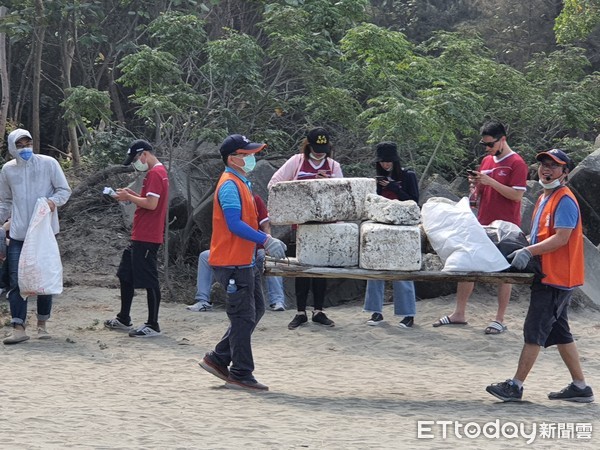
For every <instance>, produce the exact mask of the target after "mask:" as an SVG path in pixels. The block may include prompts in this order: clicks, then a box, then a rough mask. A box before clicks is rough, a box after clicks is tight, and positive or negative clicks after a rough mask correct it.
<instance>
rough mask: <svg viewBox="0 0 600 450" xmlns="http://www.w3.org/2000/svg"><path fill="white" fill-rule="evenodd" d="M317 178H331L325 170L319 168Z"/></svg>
mask: <svg viewBox="0 0 600 450" xmlns="http://www.w3.org/2000/svg"><path fill="white" fill-rule="evenodd" d="M317 178H331V175H329V174H328V173H327V171H326V170H319V171H318V172H317Z"/></svg>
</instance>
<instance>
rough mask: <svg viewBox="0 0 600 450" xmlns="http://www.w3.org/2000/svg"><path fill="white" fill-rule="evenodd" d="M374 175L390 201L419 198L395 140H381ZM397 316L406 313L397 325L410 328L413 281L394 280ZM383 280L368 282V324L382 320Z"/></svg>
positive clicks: (414, 308)
mask: <svg viewBox="0 0 600 450" xmlns="http://www.w3.org/2000/svg"><path fill="white" fill-rule="evenodd" d="M375 152H376V157H375V171H376V173H377V175H376V176H375V178H376V180H377V194H379V195H381V196H383V197H385V198H389V199H391V200H401V201H406V200H413V201H415V202H418V201H419V183H418V182H417V175H416V174H415V172H414V171H413V170H410V169H403V168H402V164H401V163H400V157H399V156H398V147H397V145H396V143H395V142H380V143H379V144H377V146H376V148H375ZM393 286H394V315H397V316H404V318H403V319H402V320H401V321H400V323H399V324H398V326H399V327H401V328H411V327H412V326H413V324H414V321H415V319H414V318H415V315H416V312H417V303H416V296H415V285H414V283H413V282H412V281H394V282H393ZM384 290H385V281H384V280H369V281H367V290H366V294H365V304H364V308H363V309H364V311H366V312H370V313H372V315H371V318H370V319H369V320H368V321H367V325H372V326H376V325H380V324H381V323H382V322H383V294H384Z"/></svg>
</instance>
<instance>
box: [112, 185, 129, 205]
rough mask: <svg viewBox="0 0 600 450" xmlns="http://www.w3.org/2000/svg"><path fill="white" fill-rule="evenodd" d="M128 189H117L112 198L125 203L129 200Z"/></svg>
mask: <svg viewBox="0 0 600 450" xmlns="http://www.w3.org/2000/svg"><path fill="white" fill-rule="evenodd" d="M129 195H130V193H129V189H127V188H125V189H117V194H116V195H115V196H114V197H115V198H116V199H117V200H119V201H120V202H126V201H128V200H129Z"/></svg>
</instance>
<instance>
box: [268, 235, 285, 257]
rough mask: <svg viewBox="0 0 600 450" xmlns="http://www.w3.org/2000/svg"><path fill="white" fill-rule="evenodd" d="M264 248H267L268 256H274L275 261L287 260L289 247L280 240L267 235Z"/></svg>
mask: <svg viewBox="0 0 600 450" xmlns="http://www.w3.org/2000/svg"><path fill="white" fill-rule="evenodd" d="M263 247H264V248H265V252H267V255H269V256H272V257H273V258H275V259H283V258H285V251H286V250H287V245H285V244H284V243H283V242H281V241H280V240H279V239H276V238H274V237H273V236H271V235H270V234H268V235H267V240H266V241H265V243H264V244H263Z"/></svg>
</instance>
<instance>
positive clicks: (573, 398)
mask: <svg viewBox="0 0 600 450" xmlns="http://www.w3.org/2000/svg"><path fill="white" fill-rule="evenodd" d="M548 398H549V399H550V400H566V401H568V402H578V403H592V402H593V401H594V393H593V392H592V388H591V387H589V386H586V387H584V388H583V389H580V388H578V387H577V386H575V385H574V384H573V383H571V384H570V385H568V386H567V387H566V388H564V389H563V390H562V391H560V392H550V393H549V394H548Z"/></svg>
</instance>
